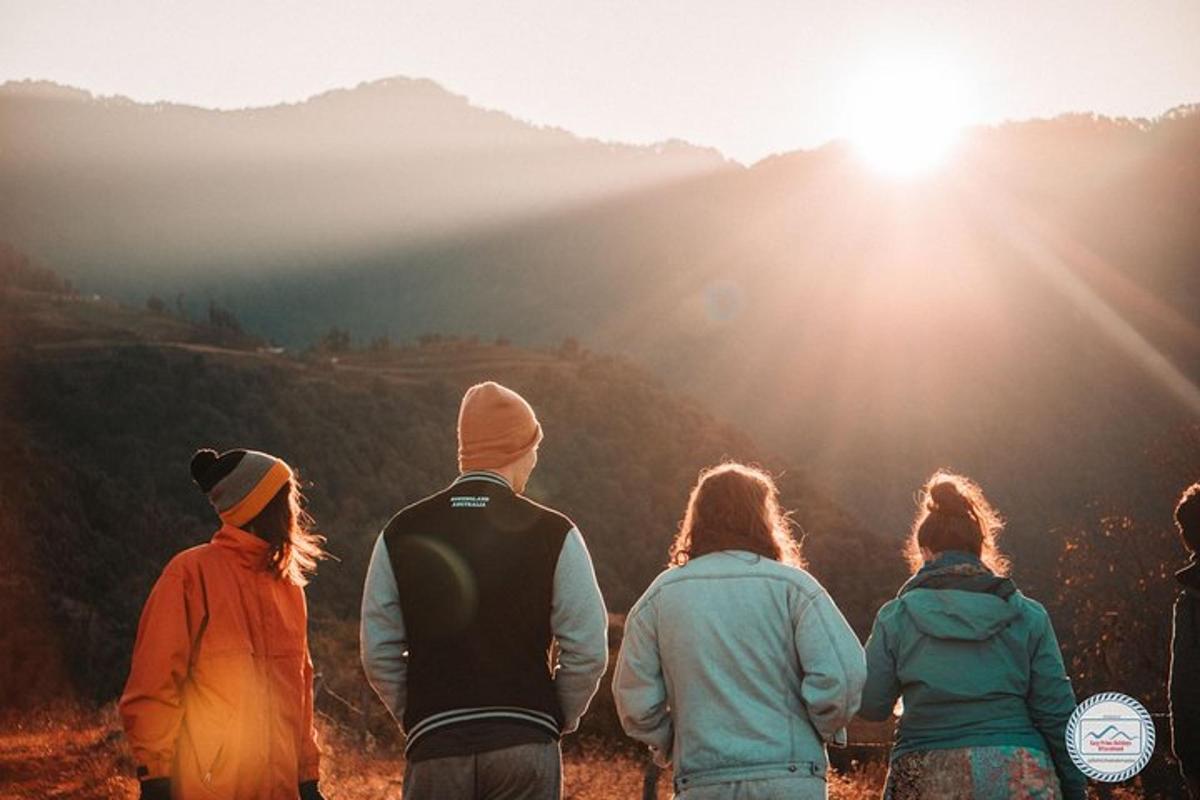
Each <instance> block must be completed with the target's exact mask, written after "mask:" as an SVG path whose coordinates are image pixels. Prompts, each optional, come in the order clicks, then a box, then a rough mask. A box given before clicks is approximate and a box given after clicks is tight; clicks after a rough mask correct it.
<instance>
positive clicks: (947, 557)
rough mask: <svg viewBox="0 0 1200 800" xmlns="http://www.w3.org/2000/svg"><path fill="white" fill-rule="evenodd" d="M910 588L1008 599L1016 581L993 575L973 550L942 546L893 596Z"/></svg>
mask: <svg viewBox="0 0 1200 800" xmlns="http://www.w3.org/2000/svg"><path fill="white" fill-rule="evenodd" d="M913 589H957V590H958V591H963V592H982V593H985V594H994V595H996V596H997V597H1000V598H1001V599H1008V598H1009V597H1010V596H1012V595H1013V594H1014V593H1015V592H1016V591H1017V585H1016V584H1015V583H1013V582H1012V580H1010V579H1009V578H1003V577H1000V576H999V575H996V574H995V573H994V572H992V571H991V570H990V569H988V568H987V566H986V565H985V564H984V563H983V562H982V561H980V560H979V557H978V556H976V555H974V554H973V553H967V552H964V551H962V550H944V551H942V552H941V553H938V554H937V556H936V557H934V558H932V559H930V560H929V561H927V562H925V565H924V566H923V567H921V569H919V570H917V574H916V575H913V576H912V577H911V578H909V579H908V580H907V581H906V582H905V583H904V585H903V586H901V587H900V591H899V592H897V596H900V595H903V594H905V593H906V592H910V591H912V590H913Z"/></svg>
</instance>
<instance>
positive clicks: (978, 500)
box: [904, 469, 1010, 575]
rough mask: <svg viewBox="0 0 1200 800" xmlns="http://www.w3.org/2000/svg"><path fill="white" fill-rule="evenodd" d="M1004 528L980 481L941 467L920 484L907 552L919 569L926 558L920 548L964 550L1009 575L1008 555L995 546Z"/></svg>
mask: <svg viewBox="0 0 1200 800" xmlns="http://www.w3.org/2000/svg"><path fill="white" fill-rule="evenodd" d="M1003 529H1004V520H1003V519H1002V518H1001V517H1000V514H999V513H998V512H997V511H996V509H995V508H993V507H992V504H991V503H990V502H988V499H987V497H986V496H985V495H984V494H983V489H981V488H979V484H977V483H975V481H973V480H971V479H970V478H968V477H966V476H965V475H959V474H958V473H955V472H950V471H949V470H944V469H940V470H938V471H937V472H935V473H933V475H932V476H931V477H930V478H929V480H928V481H926V482H925V485H924V486H922V487H921V493H920V495H919V496H918V499H917V516H916V518H915V519H914V520H913V526H912V533H911V534H910V535H909V537H908V543H907V545H906V546H905V553H904V555H905V557H906V558H907V559H908V565H909V567H911V568H912V571H913V572H916V571H917V570H919V569H920V568H921V566H922V565H923V564H924V561H925V559H924V557H923V556H922V555H921V548H925V549H926V550H928V551H930V552H932V553H935V554H936V553H941V552H943V551H945V550H961V551H963V552H966V553H971V554H972V555H975V556H976V557H978V558H979V560H980V561H982V562H983V563H984V566H986V567H987V568H988V569H990V570H991V571H992V572H994V573H996V574H997V575H1007V574H1008V570H1009V566H1010V565H1009V560H1008V557H1007V556H1005V555H1004V554H1003V553H1001V552H1000V548H999V547H997V546H996V537H997V536H999V535H1000V531H1002V530H1003Z"/></svg>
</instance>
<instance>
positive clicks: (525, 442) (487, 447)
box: [458, 381, 542, 472]
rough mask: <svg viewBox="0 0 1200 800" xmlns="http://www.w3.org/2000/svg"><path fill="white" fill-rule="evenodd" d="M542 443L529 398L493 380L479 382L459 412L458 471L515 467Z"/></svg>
mask: <svg viewBox="0 0 1200 800" xmlns="http://www.w3.org/2000/svg"><path fill="white" fill-rule="evenodd" d="M541 441H542V426H541V425H540V424H538V420H537V416H536V415H535V414H534V413H533V409H532V408H530V406H529V403H527V402H525V398H524V397H521V395H519V394H517V393H516V392H514V391H513V390H512V389H508V388H506V387H504V386H501V385H500V384H498V383H495V382H493V381H487V382H486V383H477V384H475V385H474V386H472V387H471V388H470V389H467V393H466V394H464V395H463V399H462V406H461V407H459V410H458V468H459V469H460V470H461V471H463V472H470V471H471V470H476V469H496V468H498V467H503V466H505V465H506V464H511V463H512V462H514V461H516V460H517V459H518V458H520V457H521V456H523V455H525V453H527V452H529V451H530V450H532V449H533V448H535V447H537V446H538V443H539V442H541Z"/></svg>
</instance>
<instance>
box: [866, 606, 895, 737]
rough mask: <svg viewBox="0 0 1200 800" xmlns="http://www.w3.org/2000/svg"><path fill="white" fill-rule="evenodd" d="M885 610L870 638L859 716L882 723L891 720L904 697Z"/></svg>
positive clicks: (878, 615) (880, 614)
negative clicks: (889, 637) (901, 697)
mask: <svg viewBox="0 0 1200 800" xmlns="http://www.w3.org/2000/svg"><path fill="white" fill-rule="evenodd" d="M886 613H887V611H886V607H885V609H881V610H880V612H879V614H877V615H876V616H875V623H874V624H873V625H872V626H871V635H870V636H868V637H867V682H866V684H865V685H864V686H863V695H862V706H861V708H860V709H859V712H858V713H859V716H861V717H862V718H863V719H869V720H873V721H875V722H879V721H881V720H885V719H890V718H891V716H892V710H893V709H894V708H895V707H896V701H897V700H898V699H899V698H900V679H899V678H898V677H896V656H895V654H894V653H893V652H892V646H891V644H890V643H889V642H888V633H887V625H886V623H885V621H884V615H885V614H886Z"/></svg>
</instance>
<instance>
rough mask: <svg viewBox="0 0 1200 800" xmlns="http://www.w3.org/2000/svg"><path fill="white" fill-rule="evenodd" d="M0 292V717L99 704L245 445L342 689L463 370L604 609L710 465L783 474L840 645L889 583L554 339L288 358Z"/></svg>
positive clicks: (711, 443)
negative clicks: (227, 451) (279, 511)
mask: <svg viewBox="0 0 1200 800" xmlns="http://www.w3.org/2000/svg"><path fill="white" fill-rule="evenodd" d="M0 297H2V298H3V303H4V306H3V308H4V311H3V315H2V318H0V319H2V322H0V326H2V327H0V331H2V337H3V338H2V339H0V342H2V343H3V344H2V347H0V359H2V360H0V381H2V384H0V435H2V436H3V440H4V442H5V447H4V449H3V451H2V452H3V455H2V456H0V485H3V486H4V489H5V490H4V492H3V495H2V499H0V502H2V503H3V506H2V507H0V532H2V536H0V547H3V549H4V551H5V552H6V553H8V554H10V556H11V557H12V560H11V561H9V563H10V564H12V566H13V569H12V571H11V574H10V577H9V579H7V580H6V582H5V584H4V587H3V592H2V593H0V594H2V595H3V597H2V598H0V601H2V602H3V603H4V604H5V605H7V606H8V608H6V609H5V612H6V613H5V614H4V618H5V619H16V620H23V621H24V624H18V625H14V626H12V627H7V626H6V628H5V631H4V633H3V637H4V639H5V640H6V641H5V642H4V644H3V645H2V646H0V652H4V653H6V654H9V655H6V656H5V658H6V659H11V660H9V661H8V663H7V664H6V665H4V666H5V669H6V670H12V671H14V672H16V673H17V675H16V676H6V677H7V678H8V679H6V680H3V681H0V687H3V691H4V693H5V694H4V696H3V697H2V698H0V701H2V703H0V704H2V705H12V704H16V705H31V704H37V703H44V702H45V701H46V700H47V699H49V698H54V697H65V696H67V695H64V694H63V689H64V685H70V686H73V687H74V689H75V690H76V691H77V692H78V693H79V695H80V696H82V697H94V698H108V697H111V696H112V695H113V693H114V692H115V691H116V690H117V689H119V686H120V682H121V680H122V679H123V677H124V672H125V669H126V666H127V659H128V654H129V649H130V647H131V643H132V635H133V631H134V626H135V624H136V621H137V615H138V612H139V610H140V606H141V603H142V601H143V600H144V599H145V596H146V593H147V591H148V590H149V587H150V584H151V582H152V581H153V580H154V578H155V577H156V576H157V574H158V572H159V570H160V569H161V568H162V566H163V565H164V564H165V563H166V561H167V560H168V559H169V558H170V556H171V555H172V554H174V553H175V552H177V551H179V550H181V549H183V548H185V547H187V546H189V545H192V544H195V543H198V542H200V541H203V540H204V539H205V538H206V537H207V536H209V535H210V534H211V533H212V531H213V530H214V529H215V522H214V520H215V517H214V515H213V513H212V512H211V510H210V509H209V508H207V504H206V501H205V499H204V498H203V496H202V495H201V494H200V493H199V492H198V491H197V490H196V488H195V487H194V486H193V485H192V484H191V481H190V478H189V476H188V472H187V462H188V459H189V456H190V454H191V452H192V451H193V450H194V449H195V448H197V447H199V446H202V445H211V446H215V447H217V448H228V447H235V446H251V447H257V448H262V449H266V450H268V451H270V452H274V453H278V454H280V455H282V456H284V457H285V458H287V459H288V461H289V462H290V463H292V464H294V465H296V466H297V467H298V468H299V469H300V470H301V472H302V474H303V476H304V479H305V481H306V484H307V487H308V488H307V495H308V498H309V502H310V509H311V511H312V513H313V515H314V516H315V517H316V519H317V520H318V522H319V524H320V528H321V530H322V531H323V532H325V534H326V535H327V536H328V538H329V549H330V551H331V552H332V553H333V554H334V555H335V556H336V557H337V560H336V561H330V562H327V563H325V564H324V565H323V566H322V569H321V572H320V574H319V576H318V578H317V579H316V580H315V582H314V583H313V585H312V587H311V589H310V596H311V598H312V605H313V609H314V611H313V614H314V619H315V622H314V627H315V629H316V630H317V631H318V633H319V634H321V636H320V637H318V644H317V645H316V646H315V650H316V652H317V654H318V662H319V663H318V666H319V667H320V668H322V669H323V670H324V674H325V675H326V676H327V678H329V679H331V680H335V681H339V682H340V683H339V685H340V686H341V687H342V691H343V692H348V691H352V690H353V685H352V682H351V681H350V678H351V677H352V676H353V675H355V674H356V673H357V659H356V654H355V653H356V650H355V644H354V637H355V628H354V624H355V620H356V619H357V608H358V601H359V596H360V591H361V581H362V577H363V574H364V572H365V566H366V559H367V557H368V556H369V553H370V549H371V546H372V544H373V540H374V537H375V536H376V534H377V533H378V531H379V530H380V528H381V526H382V525H383V523H384V522H385V521H386V520H387V518H388V517H389V516H390V515H391V514H392V513H394V512H395V511H396V510H398V509H399V508H401V507H402V506H404V505H406V504H408V503H410V502H412V501H414V500H416V499H419V498H420V497H421V496H423V495H425V494H427V493H429V492H432V491H435V490H437V489H439V488H441V487H442V486H444V485H445V484H446V483H447V482H448V481H449V480H450V479H451V478H452V477H453V475H454V474H455V433H454V424H455V418H456V414H457V409H458V401H459V398H460V397H461V393H462V390H463V389H464V388H465V387H466V386H468V385H469V384H470V383H472V382H475V381H477V380H480V379H484V378H494V379H497V380H500V381H502V382H504V383H506V384H509V385H511V386H513V387H514V388H516V389H518V390H519V391H521V392H522V393H523V394H525V395H526V396H527V397H528V398H529V400H530V401H531V402H532V403H533V405H534V407H535V408H536V409H537V410H538V413H539V415H540V417H541V419H542V422H543V426H544V428H545V431H546V439H545V442H544V444H543V446H542V448H541V457H540V461H539V467H538V469H537V471H536V473H535V474H534V477H533V480H532V482H531V484H530V488H529V494H530V495H531V496H532V497H534V498H536V499H538V500H541V501H544V502H547V503H549V504H552V505H554V506H556V507H559V508H561V509H563V510H564V511H566V512H567V513H569V514H570V515H571V516H572V517H573V518H574V519H575V521H576V522H577V523H578V524H579V526H580V528H581V529H582V530H583V531H584V534H585V536H586V538H587V541H588V543H589V546H590V547H591V549H592V551H593V554H594V557H595V560H596V565H597V571H598V574H599V578H600V582H601V585H602V588H603V589H604V592H605V596H606V598H607V600H608V603H609V605H610V609H611V610H612V611H615V612H623V611H624V610H625V609H626V608H627V607H628V606H629V605H630V603H631V602H632V601H633V600H634V599H636V597H637V595H638V594H639V593H640V592H641V590H642V589H643V588H644V587H645V585H646V584H647V583H648V582H649V580H650V578H651V577H653V575H654V574H656V573H657V571H658V570H659V569H660V568H661V567H662V566H663V565H664V563H665V559H666V550H667V546H668V544H669V542H670V539H671V536H672V534H673V532H674V529H675V524H676V522H677V520H678V518H679V516H680V515H681V513H682V509H683V504H684V500H685V498H686V493H687V491H688V490H689V488H690V486H691V483H692V482H693V481H694V479H695V476H696V473H697V471H698V470H699V469H700V468H701V467H703V466H704V465H706V464H711V463H713V462H715V461H718V460H720V459H722V458H725V457H732V458H740V459H749V460H755V461H761V462H762V463H764V464H765V465H767V466H768V467H770V468H772V469H774V470H776V471H778V472H780V473H781V474H782V485H783V490H784V499H785V502H786V503H787V505H788V507H789V508H793V509H795V510H796V520H797V522H798V523H799V524H800V526H801V527H802V528H803V531H804V532H805V533H806V539H805V547H806V550H807V553H808V555H809V557H810V558H811V560H812V563H813V569H814V571H815V572H816V574H817V575H818V576H819V577H820V578H821V579H822V580H824V581H826V582H827V583H828V585H829V587H830V589H831V591H832V592H833V593H834V595H835V596H836V597H837V598H838V601H839V602H840V603H842V604H843V607H844V608H845V609H846V611H847V614H848V615H849V616H850V617H851V618H852V620H853V621H854V623H855V624H856V626H857V627H858V629H859V630H860V632H863V633H865V630H866V628H867V626H869V622H870V616H871V614H872V613H873V612H874V610H875V608H876V607H877V606H878V605H879V603H880V602H881V600H882V598H883V597H884V596H886V594H887V593H888V592H889V591H892V590H893V587H894V586H895V585H896V584H897V582H898V580H899V577H900V567H899V562H898V559H897V558H896V549H897V543H896V542H895V541H892V542H885V541H883V540H882V539H880V538H877V537H876V536H874V535H873V534H871V533H870V532H868V531H867V530H865V529H864V528H863V527H862V526H861V525H860V524H859V523H857V522H856V521H855V520H854V519H853V518H852V517H851V516H849V515H847V514H845V513H843V512H842V511H841V510H839V509H838V508H837V507H835V506H834V505H833V504H832V503H830V502H829V501H828V500H827V499H826V498H825V497H824V496H823V495H821V494H820V493H819V492H818V491H816V490H814V489H813V487H812V485H811V484H810V482H809V481H808V479H807V478H806V477H805V475H804V472H803V471H802V470H800V469H797V468H795V467H793V466H791V465H788V464H786V463H785V462H783V461H781V460H780V459H779V458H778V457H776V456H774V455H772V454H770V453H767V452H765V451H763V450H761V449H759V448H757V447H755V446H754V445H753V444H752V443H751V442H750V440H749V439H748V438H746V437H745V436H743V435H742V434H740V433H738V432H737V431H736V430H734V429H732V428H730V427H728V426H725V425H722V424H719V423H718V422H716V421H715V420H714V419H713V418H712V417H710V416H709V415H707V414H706V413H704V412H702V411H700V410H698V409H697V408H696V407H695V406H693V405H690V404H688V403H684V402H681V401H679V400H678V399H676V398H675V397H674V396H672V395H671V394H670V393H669V392H667V391H666V390H665V389H664V388H662V387H661V386H660V385H659V384H658V383H657V382H655V381H654V380H652V379H650V378H649V377H647V376H646V374H645V373H644V372H641V371H640V370H638V369H636V368H634V367H632V366H630V365H629V364H628V363H625V362H623V361H621V360H618V359H613V358H606V357H600V356H596V355H593V354H590V353H587V352H585V351H582V350H580V349H579V348H577V347H575V346H573V345H572V343H570V342H568V343H566V344H565V346H563V347H561V348H559V349H557V350H554V351H533V350H523V349H519V348H515V347H512V346H509V345H505V344H503V343H500V344H496V343H481V342H478V341H470V340H456V339H442V338H438V337H431V338H427V339H426V340H424V342H423V343H420V344H415V343H414V344H411V345H408V346H400V345H391V344H390V343H383V342H377V343H376V344H375V346H374V347H372V348H371V349H369V350H358V351H349V350H346V349H344V348H335V349H334V350H330V349H319V350H315V351H311V352H309V353H307V354H304V355H303V356H295V357H292V356H285V355H278V354H273V353H271V352H269V351H266V350H263V349H261V348H254V347H251V346H228V345H226V344H222V340H221V338H220V337H221V336H223V335H224V334H223V332H222V331H221V330H220V329H219V328H216V327H214V326H212V325H206V326H201V325H196V324H192V323H188V322H185V321H182V320H180V319H179V318H178V317H176V316H173V315H171V314H168V313H166V312H158V313H154V312H150V311H135V310H130V309H127V308H122V307H119V306H117V305H115V304H112V303H109V302H107V301H100V300H93V299H89V298H83V297H80V296H78V295H71V294H49V293H42V292H37V293H35V292H27V291H23V290H16V289H8V290H5V291H3V294H2V295H0ZM214 337H216V338H214ZM15 609H19V611H16V613H14V610H15ZM321 637H324V638H321ZM14 653H15V654H19V655H12V654H14ZM322 660H324V663H321V662H322ZM348 684H349V685H348ZM352 696H354V697H355V698H356V699H357V695H356V694H352Z"/></svg>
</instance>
